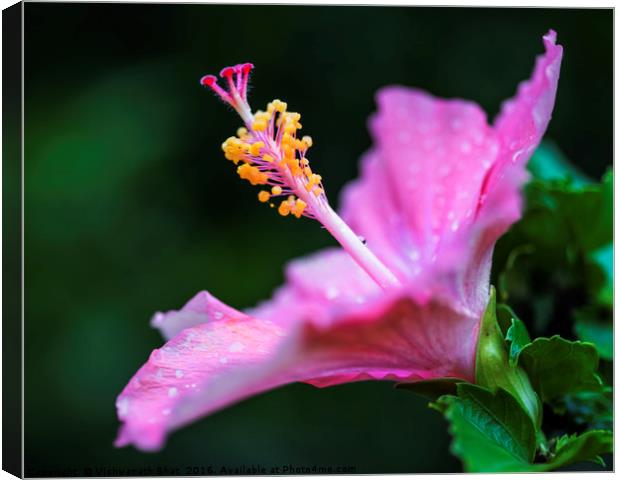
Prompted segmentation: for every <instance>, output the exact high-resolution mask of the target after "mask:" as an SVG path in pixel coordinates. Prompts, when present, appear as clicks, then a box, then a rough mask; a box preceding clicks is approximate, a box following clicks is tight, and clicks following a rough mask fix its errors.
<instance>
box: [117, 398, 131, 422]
mask: <svg viewBox="0 0 620 480" xmlns="http://www.w3.org/2000/svg"><path fill="white" fill-rule="evenodd" d="M116 407H117V408H118V416H119V417H124V416H125V415H127V413H129V399H127V398H123V399H121V400H119V401H118V403H117V404H116Z"/></svg>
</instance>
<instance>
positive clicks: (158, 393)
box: [116, 313, 284, 450]
mask: <svg viewBox="0 0 620 480" xmlns="http://www.w3.org/2000/svg"><path fill="white" fill-rule="evenodd" d="M205 314H206V313H205ZM283 335H284V331H283V330H282V329H281V328H280V327H278V326H276V325H273V324H272V323H271V322H262V321H258V320H255V319H253V318H250V317H246V318H245V319H242V320H239V319H236V318H231V317H228V316H225V317H224V318H222V319H220V320H218V321H215V322H209V323H203V324H201V325H198V326H195V327H192V328H187V329H185V330H183V331H182V332H181V333H179V334H178V335H177V336H176V337H174V338H173V339H172V340H170V341H168V343H166V345H164V346H163V347H162V348H160V349H158V350H154V351H153V353H152V354H151V356H150V357H149V360H148V362H147V363H146V364H145V365H144V366H142V368H140V370H138V372H137V373H136V374H135V375H134V377H133V378H132V379H131V381H130V382H129V383H128V384H127V386H126V387H125V389H124V390H123V392H122V393H121V395H120V396H119V397H118V399H117V402H116V406H117V412H118V416H119V419H120V420H121V421H122V422H124V423H123V425H122V426H121V430H120V432H119V436H118V438H117V440H116V446H124V445H127V444H131V443H133V444H135V445H136V446H137V447H138V448H140V449H142V450H157V449H159V448H161V446H162V444H163V442H164V439H165V435H166V432H167V431H168V430H171V429H174V428H177V427H179V426H181V425H183V424H185V423H187V422H189V421H191V420H193V419H194V418H196V417H198V416H200V415H203V414H206V413H208V412H210V411H213V410H215V409H217V408H219V407H222V406H224V405H226V404H228V403H231V402H233V401H236V400H239V399H240V398H243V396H247V395H251V394H252V393H255V392H256V391H260V390H261V388H260V387H259V385H257V384H256V383H255V382H256V381H260V380H261V379H260V378H259V377H258V376H256V377H254V378H251V375H252V373H255V372H256V370H257V369H256V366H257V365H261V364H263V363H265V362H266V361H268V360H269V359H270V358H272V357H273V356H274V354H275V351H276V349H277V346H278V345H279V344H280V343H281V341H282V337H283ZM248 375H250V376H248ZM235 382H237V383H239V382H241V385H240V387H241V388H238V387H237V388H236V386H235ZM199 398H202V400H201V401H200V402H198V403H196V402H197V400H196V399H199Z"/></svg>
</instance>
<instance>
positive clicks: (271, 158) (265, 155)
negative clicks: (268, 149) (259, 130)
mask: <svg viewBox="0 0 620 480" xmlns="http://www.w3.org/2000/svg"><path fill="white" fill-rule="evenodd" d="M263 160H265V161H266V162H269V163H271V162H273V160H274V159H273V157H272V156H271V155H268V154H266V153H265V154H264V155H263Z"/></svg>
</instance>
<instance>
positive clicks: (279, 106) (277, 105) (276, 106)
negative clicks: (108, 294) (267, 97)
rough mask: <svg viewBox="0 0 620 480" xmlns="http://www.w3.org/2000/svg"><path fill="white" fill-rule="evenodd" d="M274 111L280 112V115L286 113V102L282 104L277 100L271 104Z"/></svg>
mask: <svg viewBox="0 0 620 480" xmlns="http://www.w3.org/2000/svg"><path fill="white" fill-rule="evenodd" d="M271 103H272V105H273V107H274V109H275V110H276V112H280V113H284V112H286V107H287V105H286V102H282V101H281V100H278V99H277V98H276V99H275V100H274V101H273V102H271Z"/></svg>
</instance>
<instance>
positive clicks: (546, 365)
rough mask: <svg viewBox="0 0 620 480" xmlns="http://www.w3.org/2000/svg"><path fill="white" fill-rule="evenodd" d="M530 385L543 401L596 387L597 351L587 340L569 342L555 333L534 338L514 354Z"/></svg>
mask: <svg viewBox="0 0 620 480" xmlns="http://www.w3.org/2000/svg"><path fill="white" fill-rule="evenodd" d="M518 364H519V365H520V366H521V367H523V368H524V369H525V371H526V372H527V374H528V376H529V379H530V381H531V384H532V386H533V387H534V389H535V390H536V392H537V393H538V395H539V396H540V398H541V399H542V400H543V401H544V402H550V401H552V400H554V399H556V398H558V397H560V396H562V395H566V394H569V393H575V392H579V391H597V390H600V389H601V382H600V380H599V378H598V376H597V375H596V369H597V367H598V354H597V352H596V348H595V347H594V345H592V344H591V343H584V342H571V341H569V340H565V339H563V338H562V337H560V336H559V335H554V336H553V337H551V338H537V339H536V340H534V341H533V342H532V343H530V344H529V345H526V346H525V347H524V348H523V349H522V350H521V352H520V353H519V357H518Z"/></svg>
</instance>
